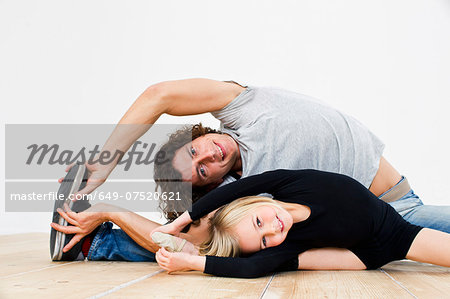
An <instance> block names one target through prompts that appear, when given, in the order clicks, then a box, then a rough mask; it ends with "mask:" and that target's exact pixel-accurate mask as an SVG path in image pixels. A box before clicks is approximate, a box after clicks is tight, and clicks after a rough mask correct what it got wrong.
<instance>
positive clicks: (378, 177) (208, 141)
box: [52, 79, 450, 268]
mask: <svg viewBox="0 0 450 299" xmlns="http://www.w3.org/2000/svg"><path fill="white" fill-rule="evenodd" d="M205 112H212V114H213V115H214V116H215V117H216V118H217V119H219V120H220V121H221V123H222V133H223V134H217V133H214V132H211V131H209V130H208V129H205V128H203V127H201V126H197V127H195V126H194V127H193V129H199V130H200V131H201V130H204V132H203V133H204V134H202V133H201V132H200V133H199V137H198V138H195V139H194V140H193V141H192V142H191V143H187V144H183V145H179V146H177V147H175V148H173V147H172V148H171V149H170V150H167V149H166V151H167V153H168V157H170V161H171V163H168V166H166V169H162V170H161V169H155V179H158V177H164V175H166V174H167V173H168V172H171V173H172V174H175V175H178V177H179V178H181V179H183V180H189V181H191V182H192V185H193V188H195V190H197V189H200V192H205V191H207V190H210V189H211V188H215V187H217V186H218V185H220V184H225V183H227V182H229V181H231V180H232V178H231V177H230V176H227V174H229V173H235V174H237V175H241V176H243V177H245V176H249V175H253V174H257V173H261V172H264V171H267V170H273V169H277V168H285V169H305V168H313V169H319V170H324V171H331V172H337V173H342V174H346V175H349V176H351V177H353V178H355V179H356V180H358V181H359V182H361V183H362V184H363V185H365V186H366V187H367V188H369V190H370V191H372V192H373V193H374V194H375V195H376V196H379V197H380V198H381V199H383V200H385V201H387V202H389V203H390V204H391V205H392V206H393V207H394V208H396V210H397V211H398V212H399V213H400V214H401V215H402V216H403V217H404V218H405V219H406V220H408V221H409V222H411V223H413V224H417V225H421V226H424V227H429V228H434V229H439V230H442V231H446V232H450V207H448V206H446V207H432V206H426V205H423V204H422V202H421V201H420V199H419V198H418V197H417V196H416V195H415V194H414V193H413V192H412V190H411V188H410V187H409V185H408V182H407V180H406V179H405V178H404V177H402V176H401V175H400V174H399V172H398V171H397V170H395V168H394V167H392V166H391V165H390V164H389V163H388V162H387V161H386V159H384V158H383V157H382V151H383V148H384V145H383V144H382V142H381V141H380V140H379V139H378V138H377V137H376V136H374V135H373V134H372V133H371V132H370V131H369V130H367V129H366V128H365V127H364V126H363V125H361V124H360V123H359V122H358V121H356V120H355V119H353V118H351V117H349V116H347V115H345V114H342V113H340V112H339V111H337V110H335V109H333V108H331V107H329V106H327V105H325V104H323V103H321V102H319V101H317V100H315V99H312V98H310V97H307V96H304V95H301V94H297V93H293V92H289V91H284V90H279V89H273V88H253V87H244V86H241V85H239V84H237V83H233V82H220V81H214V80H207V79H189V80H181V81H170V82H163V83H159V84H156V85H153V86H151V87H149V88H148V89H147V90H146V91H144V93H143V94H142V95H141V96H139V98H138V99H137V100H136V101H135V103H134V104H133V105H132V106H131V107H130V109H129V110H128V111H127V113H126V114H125V115H124V116H123V118H122V119H121V120H120V122H119V124H130V123H132V124H143V125H144V124H152V123H154V122H156V120H157V119H158V118H159V117H160V116H161V115H162V114H163V113H168V114H171V115H192V114H200V113H205ZM147 129H148V127H146V126H142V128H141V129H137V130H133V131H130V130H128V129H127V128H122V127H117V128H116V130H115V131H114V132H113V133H112V135H111V137H110V138H109V139H108V141H107V142H106V144H105V146H104V148H103V150H104V151H111V152H115V150H121V151H126V150H128V148H129V147H130V146H131V145H132V144H133V143H134V142H135V141H136V140H137V139H138V138H139V137H140V136H141V135H142V134H144V133H145V131H146V130H147ZM169 142H170V141H169ZM169 148H170V146H169ZM187 162H189V163H187ZM191 162H192V163H191ZM116 163H117V160H115V161H114V163H112V164H111V165H97V164H94V165H88V169H89V170H90V171H91V175H90V177H89V180H88V183H87V185H86V187H85V188H84V189H83V190H81V191H80V193H81V194H86V193H90V192H92V191H93V190H94V189H95V188H97V187H98V186H99V185H101V184H102V183H103V182H104V181H105V180H106V178H107V177H108V175H109V173H110V172H111V171H112V170H113V168H114V167H115V164H116ZM186 165H188V166H187V167H186ZM235 176H236V175H235ZM161 184H162V185H163V183H161ZM330 200H332V199H330ZM113 210H114V209H113V207H112V206H107V205H102V206H99V205H96V206H94V207H92V208H90V209H89V210H87V211H86V212H82V213H78V214H77V213H74V212H71V211H68V212H67V213H64V212H61V215H62V216H63V217H64V218H65V219H66V220H67V221H68V222H69V223H72V224H74V226H73V227H61V226H59V225H56V224H52V227H53V228H55V229H57V230H59V231H61V232H64V233H70V234H75V235H74V237H73V238H72V239H71V240H70V242H68V244H67V246H66V247H65V250H68V249H70V248H72V247H73V245H75V244H76V243H77V242H79V241H80V240H82V239H83V238H84V239H83V243H82V244H83V247H85V250H84V255H85V256H87V257H88V259H91V260H99V259H116V260H117V259H118V260H130V261H138V260H149V261H154V254H153V253H154V252H156V251H157V250H158V249H159V247H158V246H157V245H156V244H154V243H153V242H152V241H151V238H150V232H151V231H152V230H153V229H155V228H156V227H158V226H159V224H156V223H154V222H152V221H149V220H147V219H145V218H143V217H141V216H139V215H137V214H134V213H131V212H128V211H124V210H120V209H116V210H115V211H122V213H114V212H112V211H113ZM96 211H97V212H96ZM165 212H166V214H167V215H168V216H169V218H173V217H176V216H177V215H176V213H175V214H174V213H172V212H171V211H170V207H168V208H167V209H166V211H165ZM107 221H112V222H114V223H116V224H117V225H118V226H119V227H121V229H122V230H113V229H112V228H111V226H112V225H111V223H108V222H107ZM104 222H107V223H104ZM102 223H104V224H102ZM206 224H207V223H206V222H205V221H203V222H202V223H201V224H200V225H199V226H193V227H191V228H190V229H189V231H188V233H187V234H185V235H182V237H184V238H186V239H187V240H188V241H190V242H191V243H194V244H198V243H200V241H201V240H202V238H204V237H205V234H206V233H207V230H205V226H206ZM100 225H101V226H100ZM99 226H100V228H99V229H98V230H96V231H94V230H95V229H96V228H97V227H99ZM127 235H128V236H129V237H128V236H127ZM85 237H86V238H85ZM132 240H134V241H135V242H136V243H137V244H136V243H135V242H133V241H132ZM115 244H121V245H120V246H124V248H125V249H124V248H119V246H116V245H115ZM138 244H139V245H138ZM78 247H80V246H78ZM188 250H189V248H188ZM326 257H327V255H326V252H325V251H321V250H320V249H319V250H315V251H310V252H306V253H304V254H302V256H301V260H302V264H301V265H302V266H304V267H307V266H308V265H311V264H312V265H313V266H316V267H317V268H320V266H321V265H324V264H323V263H329V264H327V265H325V266H328V267H332V264H331V262H330V260H329V259H327V258H326ZM333 257H336V256H333ZM331 260H333V259H331Z"/></svg>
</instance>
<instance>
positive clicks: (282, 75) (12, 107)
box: [0, 0, 450, 233]
mask: <svg viewBox="0 0 450 299" xmlns="http://www.w3.org/2000/svg"><path fill="white" fill-rule="evenodd" d="M449 32H450V3H449V2H448V1H447V0H420V1H419V0H399V1H387V0H383V1H360V0H359V1H357V0H353V1H349V0H347V1H332V0H311V1H275V0H270V1H261V0H254V1H237V0H231V1H208V0H202V1H200V0H191V1H181V0H177V1H148V0H147V1H128V2H126V1H117V0H114V1H113V0H108V1H86V0H84V1H80V0H78V1H67V0H63V1H61V0H53V1H51V0H40V1H32V0H1V1H0V101H1V112H0V113H1V121H2V123H55V124H57V123H116V122H117V121H118V120H119V118H120V117H121V115H122V114H123V113H124V112H125V111H126V109H127V108H128V107H129V106H130V105H131V103H132V102H133V100H134V99H135V98H136V97H137V96H138V95H139V94H140V93H141V92H142V91H143V90H144V89H145V88H146V87H147V86H149V85H150V84H152V83H155V82H158V81H164V80H168V79H179V78H189V77H207V78H213V79H219V80H227V79H233V80H236V81H239V82H242V83H245V84H251V85H270V86H279V87H285V88H287V89H292V90H295V91H299V92H302V93H306V94H309V95H312V96H315V97H317V98H320V99H322V100H325V101H327V102H328V103H330V104H331V105H333V106H335V107H337V108H339V109H341V110H343V111H345V112H346V113H348V114H351V115H353V116H356V117H357V118H358V119H359V120H361V121H362V122H363V123H365V124H366V125H367V126H368V127H369V128H371V129H372V131H374V132H375V133H376V134H377V135H378V136H379V137H381V138H382V139H383V140H384V141H385V143H386V145H387V147H386V151H385V156H386V157H387V158H388V160H390V161H391V162H392V163H393V164H394V166H395V167H396V168H397V169H399V170H400V171H401V172H402V173H403V174H405V175H407V176H408V178H409V180H410V182H411V183H412V184H413V188H414V189H415V191H416V193H418V194H419V195H421V197H422V199H423V201H424V202H426V203H427V204H450V199H449V196H448V193H446V192H445V191H446V188H447V186H448V183H449V178H450V175H449V174H448V171H447V170H448V169H449V168H450V157H449V152H450V148H449V144H450V140H449V139H450V137H449V136H450V134H449V132H448V130H449V129H450V117H449V116H448V114H449V112H450V104H449V101H448V100H449V99H450V87H449V86H450V84H449V83H450V54H449V53H450V34H449ZM198 120H202V121H203V122H204V123H207V124H209V125H214V126H216V125H217V123H216V122H215V121H214V120H213V119H211V117H210V116H207V115H202V116H197V117H190V118H185V119H182V120H174V119H173V118H171V117H164V118H163V119H162V120H161V121H163V122H175V121H177V122H186V121H194V122H196V121H198ZM0 138H1V139H0V140H2V143H3V140H4V130H1V136H0ZM0 156H1V157H4V148H3V147H2V148H1V152H0ZM1 165H2V170H1V171H0V179H1V180H2V184H1V187H0V188H1V189H0V194H1V196H0V198H1V208H0V210H1V214H0V217H1V219H0V233H12V232H27V231H48V229H49V221H50V213H5V212H4V196H3V194H4V184H3V181H4V163H3V161H2V162H1ZM150 216H152V217H154V216H155V215H150Z"/></svg>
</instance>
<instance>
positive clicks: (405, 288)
mask: <svg viewBox="0 0 450 299" xmlns="http://www.w3.org/2000/svg"><path fill="white" fill-rule="evenodd" d="M380 271H381V272H382V273H384V274H385V275H387V277H389V278H390V279H391V280H392V281H393V282H394V283H396V284H397V285H398V286H400V287H401V288H402V289H404V290H405V291H407V292H408V294H410V295H411V296H412V297H413V298H416V299H418V297H417V296H416V295H414V294H413V293H412V292H411V291H410V290H408V288H407V287H405V286H404V285H403V284H402V283H401V282H399V281H397V280H396V279H395V278H394V277H392V276H391V275H389V273H387V272H386V271H384V270H383V269H380Z"/></svg>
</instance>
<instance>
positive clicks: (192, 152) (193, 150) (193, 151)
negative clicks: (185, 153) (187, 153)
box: [191, 147, 195, 155]
mask: <svg viewBox="0 0 450 299" xmlns="http://www.w3.org/2000/svg"><path fill="white" fill-rule="evenodd" d="M191 154H192V155H195V149H194V148H193V147H191Z"/></svg>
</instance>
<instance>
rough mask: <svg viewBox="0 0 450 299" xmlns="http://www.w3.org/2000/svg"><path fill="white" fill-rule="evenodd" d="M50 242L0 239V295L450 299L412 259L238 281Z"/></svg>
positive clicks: (447, 285) (439, 272)
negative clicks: (55, 248)
mask: <svg viewBox="0 0 450 299" xmlns="http://www.w3.org/2000/svg"><path fill="white" fill-rule="evenodd" d="M48 241H49V236H48V234H43V233H41V234H36V233H34V234H20V235H9V236H0V244H1V245H0V278H1V279H0V298H13V299H18V298H46V299H51V298H65V299H68V298H128V297H132V298H196V299H199V298H265V299H267V298H433V299H434V298H450V268H444V267H437V266H433V265H428V264H421V263H415V262H410V261H400V262H394V263H390V264H388V265H386V266H384V267H383V268H381V269H379V270H373V271H293V272H284V273H276V274H273V275H270V276H266V277H261V278H257V279H237V278H223V277H214V276H210V275H206V274H203V273H200V272H184V273H176V274H171V275H169V274H167V272H165V271H163V270H161V269H160V268H159V267H158V265H157V264H156V263H126V262H87V261H78V262H62V263H55V262H52V261H50V254H49V249H48V248H49V244H48Z"/></svg>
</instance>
